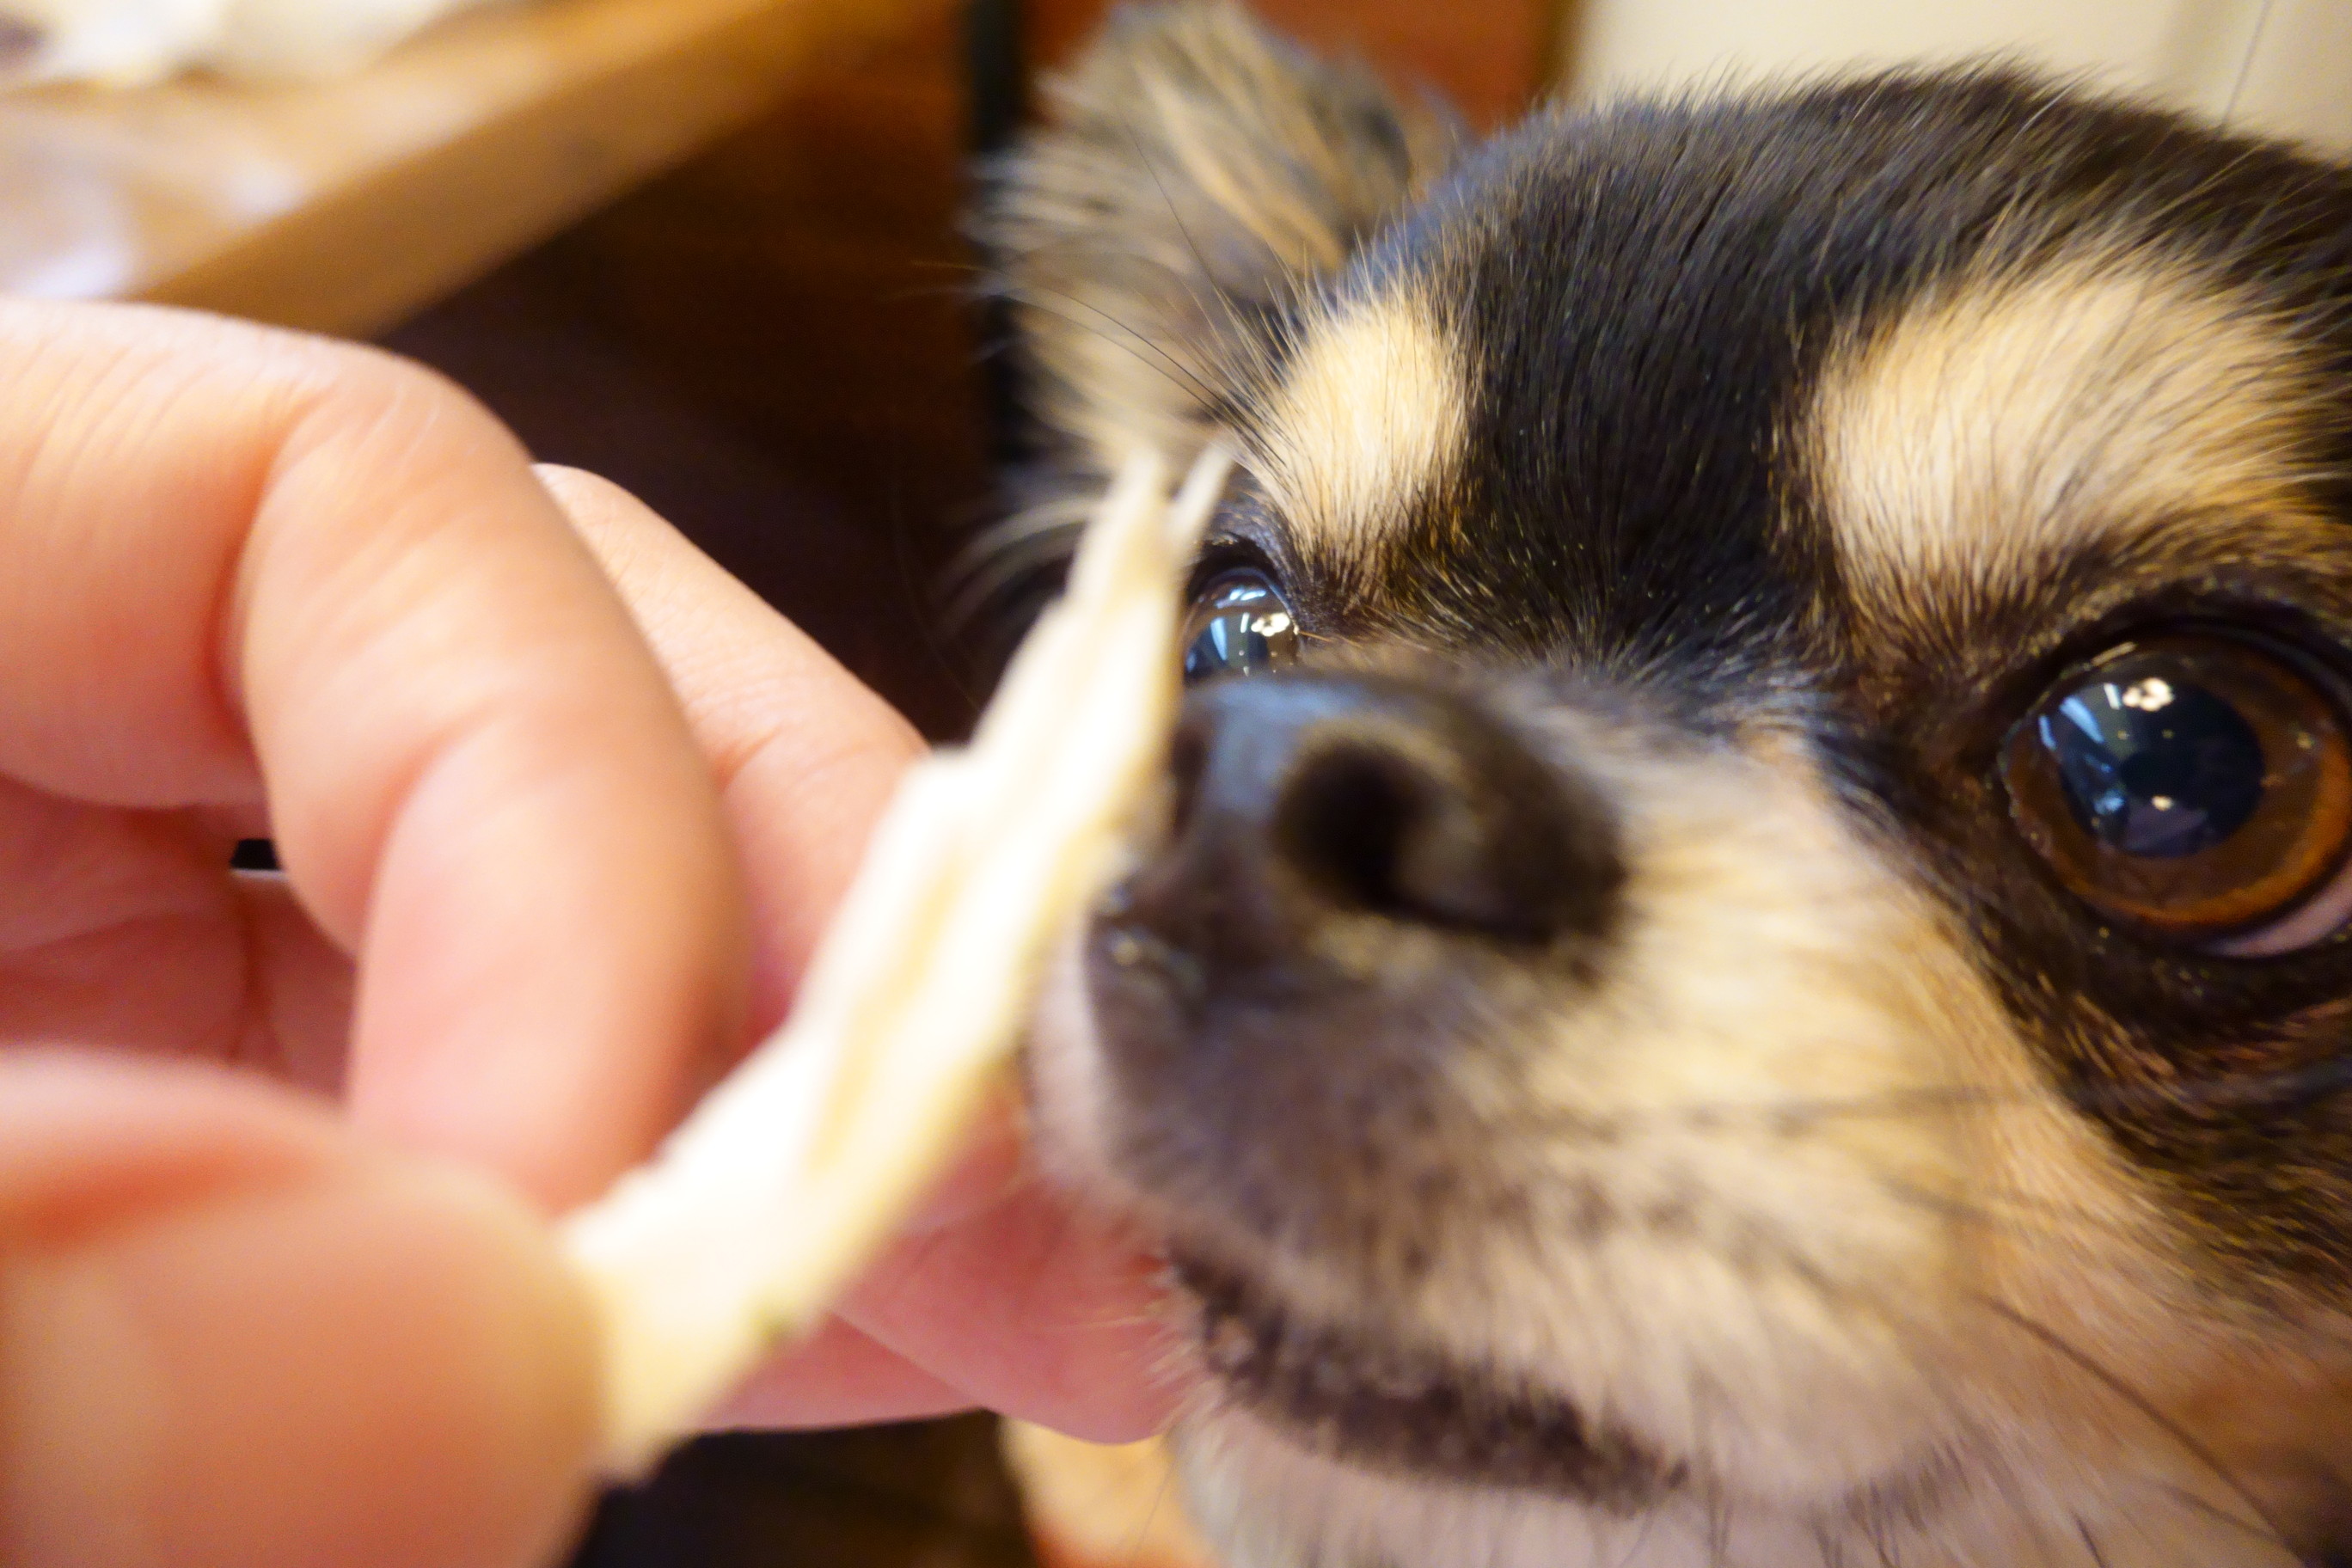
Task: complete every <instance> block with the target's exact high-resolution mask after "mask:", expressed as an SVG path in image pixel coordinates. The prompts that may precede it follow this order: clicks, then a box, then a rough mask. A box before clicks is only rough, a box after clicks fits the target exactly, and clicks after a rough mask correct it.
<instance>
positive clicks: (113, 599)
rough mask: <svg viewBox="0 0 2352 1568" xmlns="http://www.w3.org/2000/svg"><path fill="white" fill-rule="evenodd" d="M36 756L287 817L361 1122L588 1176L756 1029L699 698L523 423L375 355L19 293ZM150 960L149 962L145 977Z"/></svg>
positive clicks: (10, 567) (47, 783) (25, 619)
mask: <svg viewBox="0 0 2352 1568" xmlns="http://www.w3.org/2000/svg"><path fill="white" fill-rule="evenodd" d="M0 559H5V570H0V773H8V774H12V775H14V776H16V778H19V779H22V780H25V781H26V782H28V783H31V784H35V785H37V786H38V787H41V788H45V789H48V790H51V791H55V792H58V793H61V794H65V795H73V796H76V797H79V798H82V799H88V800H93V801H102V802H106V803H109V804H113V805H132V806H141V807H147V808H152V809H172V808H180V807H188V806H196V805H206V806H221V805H228V806H252V805H260V804H265V803H266V805H267V806H268V812H269V818H270V822H271V824H272V828H273V832H274V835H275V837H277V840H278V847H279V853H280V856H281V857H282V858H283V860H284V863H285V865H286V867H287V869H288V871H289V873H290V875H291V878H292V881H293V885H294V887H295V889H296V891H297V892H298V894H299V897H300V898H301V900H302V902H303V904H304V905H305V907H306V908H307V909H308V910H309V911H310V914H311V916H312V918H314V919H315V920H316V921H318V922H319V924H320V927H321V928H322V929H323V930H324V931H326V932H327V933H328V934H329V935H330V936H331V937H332V938H333V939H334V940H335V941H336V942H338V943H340V944H341V946H343V947H344V948H345V949H346V950H347V951H349V952H353V953H354V954H356V955H357V956H358V957H359V959H360V962H361V982H360V990H359V998H358V1003H357V1006H356V1010H355V1016H354V1020H353V1026H352V1027H353V1042H352V1068H351V1074H350V1085H351V1095H352V1101H353V1106H354V1109H355V1111H356V1113H357V1114H358V1115H359V1116H360V1117H361V1118H362V1119H363V1120H367V1121H373V1122H375V1123H376V1124H378V1125H379V1126H383V1127H386V1128H389V1129H391V1130H393V1131H395V1132H397V1133H399V1134H401V1135H403V1136H404V1137H406V1138H407V1139H409V1140H410V1141H412V1142H418V1143H422V1144H425V1145H429V1146H433V1147H436V1148H439V1149H442V1150H445V1151H448V1152H457V1153H459V1154H463V1155H466V1156H469V1157H472V1158H474V1159H476V1160H478V1161H482V1162H487V1163H490V1164H492V1165H494V1166H496V1167H498V1168H499V1169H501V1170H502V1171H504V1172H505V1173H507V1174H508V1175H509V1176H510V1177H512V1178H514V1179H516V1180H518V1181H520V1183H522V1184H524V1185H525V1186H526V1187H527V1188H528V1189H529V1190H530V1191H531V1192H532V1193H534V1194H536V1195H537V1196H539V1197H540V1198H541V1200H543V1201H545V1202H548V1203H550V1204H562V1203H566V1202H570V1201H572V1200H576V1199H579V1198H582V1197H584V1196H586V1195H588V1194H591V1193H592V1192H593V1191H595V1190H596V1189H597V1188H599V1187H601V1186H602V1185H603V1184H604V1182H606V1181H607V1180H608V1179H609V1178H610V1177H611V1176H612V1175H613V1174H614V1173H616V1172H617V1171H618V1170H620V1169H621V1168H623V1167H624V1166H625V1165H626V1164H627V1163H630V1162H632V1161H634V1160H635V1159H636V1158H637V1157H639V1156H640V1155H642V1154H643V1153H644V1152H645V1151H646V1149H647V1148H648V1147H649V1146H650V1144H651V1143H652V1142H653V1141H654V1140H655V1139H656V1137H658V1135H659V1134H660V1132H661V1131H663V1130H664V1129H665V1128H666V1127H667V1125H668V1123H669V1122H670V1121H673V1120H675V1118H676V1116H677V1113H678V1112H679V1111H680V1110H682V1109H683V1108H684V1105H685V1103H686V1102H687V1100H689V1099H690V1098H691V1096H692V1094H693V1092H694V1091H695V1090H696V1089H698V1088H699V1087H700V1086H701V1084H702V1083H703V1081H705V1079H706V1077H707V1074H708V1064H709V1063H710V1062H712V1061H716V1060H718V1059H720V1058H722V1057H723V1055H724V1054H725V1050H726V1048H727V1047H728V1046H729V1045H730V1044H731V1042H732V1037H733V1036H734V1035H735V1033H736V1032H737V1030H738V1028H739V1015H740V989H741V975H742V971H743V967H744V957H743V950H744V942H743V938H742V935H741V931H740V921H741V913H740V901H741V900H740V890H739V887H738V874H737V871H736V868H735V866H734V863H733V860H732V858H731V852H730V848H729V845H728V840H727V837H726V834H725V831H724V828H723V826H722V823H721V819H720V816H719V808H718V804H717V801H716V799H715V796H714V794H713V791H712V788H711V785H710V784H709V777H708V773H707V770H706V769H705V767H704V765H703V763H702V762H701V761H700V758H699V756H698V752H697V751H696V748H695V747H694V745H693V743H692V742H691V740H690V739H689V737H688V733H687V731H686V728H685V725H684V722H683V721H682V719H681V718H680V716H679V714H678V712H677V707H676V704H675V702H674V700H672V699H671V697H670V696H669V693H668V691H667V687H666V685H665V684H664V682H663V681H662V679H661V678H660V676H659V675H658V673H657V672H656V668H655V667H654V665H653V662H652V660H651V658H650V657H649V656H648V655H647V653H646V649H645V647H644V646H643V644H642V642H641V640H640V639H639V638H638V637H637V635H636V633H635V630H634V629H633V627H632V626H631V624H630V621H629V618H628V616H627V614H626V613H625V611H624V610H623V608H622V607H621V605H619V603H618V602H617V600H616V599H615V598H614V595H613V593H612V591H611V590H610V589H609V588H608V587H607V586H606V584H605V583H604V579H603V577H602V574H600V573H599V572H598V571H597V570H596V568H595V566H594V564H593V562H592V561H591V560H590V559H589V557H588V555H587V553H586V552H585V551H584V550H583V548H582V547H581V546H580V544H579V543H578V542H577V540H576V539H575V538H574V536H573V535H572V531H571V530H570V529H569V528H568V527H567V526H566V525H565V523H564V522H563V521H562V517H561V516H560V514H559V513H558V512H557V510H556V509H555V507H554V505H553V504H552V502H551V500H549V498H548V497H547V495H546V493H545V492H544V490H542V489H541V487H540V486H539V484H538V483H537V481H536V480H535V479H533V478H532V476H531V473H530V467H529V462H528V459H527V457H526V455H525V454H524V453H523V451H522V450H521V448H520V447H519V446H518V445H517V444H516V442H515V441H514V440H513V438H512V437H510V436H509V435H508V434H507V433H506V432H505V431H504V430H503V429H502V428H501V427H500V426H499V425H498V423H497V422H496V421H495V420H493V419H492V418H491V417H490V416H488V414H487V413H485V412H484V411H482V410H481V409H480V408H479V407H478V405H475V404H474V403H472V402H471V401H470V400H469V399H467V397H465V396H464V395H462V394H461V393H458V392H457V390H456V389H455V388H453V387H451V386H449V385H448V384H446V383H444V382H442V381H440V380H439V379H437V378H436V377H434V376H432V375H430V374H428V373H426V372H424V371H422V370H419V369H417V368H415V367H414V366H410V365H407V364H405V363H402V362H399V361H397V360H394V359H392V358H390V357H388V356H384V355H381V354H377V353H372V352H369V351H365V350H361V349H356V348H351V347H347V346H342V345H336V344H331V343H327V342H320V341H317V340H311V339H306V338H299V337H295V336H292V335H289V334H284V333H278V332H271V331H263V330H261V329H257V328H250V327H245V326H239V325H236V324H232V323H228V322H223V321H212V320H208V319H205V318H201V317H194V316H189V315H184V314H180V313H176V312H170V311H162V310H134V309H125V308H107V309H92V308H87V307H59V306H47V305H38V304H31V303H23V302H0ZM128 983H132V984H135V977H129V978H128Z"/></svg>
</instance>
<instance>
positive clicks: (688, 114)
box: [0, 0, 912, 334]
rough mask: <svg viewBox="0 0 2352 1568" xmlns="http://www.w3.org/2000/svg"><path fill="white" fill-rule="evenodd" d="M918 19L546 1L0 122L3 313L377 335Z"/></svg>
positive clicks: (2, 116) (901, 9) (74, 100)
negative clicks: (203, 318) (30, 300)
mask: <svg viewBox="0 0 2352 1568" xmlns="http://www.w3.org/2000/svg"><path fill="white" fill-rule="evenodd" d="M910 9H912V6H911V5H910V4H909V3H908V0H541V3H540V4H535V5H515V6H503V7H497V8H493V9H490V10H487V11H480V12H475V13H472V14H469V15H467V16H461V17H459V18H457V19H456V20H454V21H451V22H449V23H447V24H446V25H444V26H440V27H437V28H436V29H434V30H433V31H431V32H429V33H427V34H426V35H425V36H424V37H420V38H418V39H416V40H415V41H413V42H412V43H410V44H409V45H408V46H407V47H404V48H402V49H400V50H398V51H397V52H395V53H394V54H393V55H392V56H390V57H389V58H386V59H384V60H383V61H382V62H380V63H379V64H378V65H376V66H375V67H374V68H372V69H370V70H368V71H367V72H365V73H363V74H362V75H360V76H357V77H352V78H347V79H341V80H337V81H331V82H326V83H320V84H317V85H304V86H293V87H276V88H266V89H239V88H234V87H229V86H226V85H224V84H222V83H219V82H215V81H208V80H204V79H188V80H182V81H176V82H172V83H168V84H165V85H163V86H161V87H155V88H150V89H142V90H139V91H135V92H127V93H112V92H103V91H97V90H91V89H47V90H43V91H40V92H36V93H27V94H22V95H18V96H16V97H13V98H8V99H0V291H5V292H12V293H22V294H33V295H41V296H47V297H52V298H72V299H94V298H106V299H143V300H163V301H167V302H171V303H174V304H183V305H194V306H200V307H203V308H205V309H209V310H224V311H227V312H231V313H234V314H237V315H245V316H252V317H257V318H259V319H261V320H265V321H278V322H282V323H286V324H289V325H294V326H301V327H309V328H314V329H318V330H320V331H332V332H341V333H350V334H366V333H369V332H372V331H375V330H377V329H379V328H381V327H383V326H385V325H387V324H389V323H391V322H393V321H396V320H399V319H400V318H402V317H404V316H406V315H408V314H409V313H411V312H412V311H414V310H416V309H418V308H419V307H421V306H423V305H425V304H426V303H428V302H430V301H432V300H436V299H438V298H440V297H441V296H443V295H445V294H446V293H447V292H448V291H449V290H450V289H453V288H455V287H457V285H459V284H461V283H464V282H466V281H467V280H469V279H472V278H475V277H477V276H478V275H479V274H481V273H483V272H485V271H487V270H488V268H491V267H493V266H495V265H496V264H497V263H499V262H500V261H502V260H504V259H506V258H509V257H510V256H513V255H515V254H517V253H519V252H520V251H522V250H524V249H526V248H528V247H530V246H531V245H534V244H536V243H537V242H539V241H540V240H542V239H544V238H546V237H549V236H550V235H551V234H553V233H555V232H556V231H557V230H559V229H561V228H562V227H564V226H566V225H568V224H570V223H571V222H572V221H573V220H575V219H577V218H579V217H581V216H583V215H584V214H586V213H588V212H590V211H592V210H593V209H594V208H596V207H598V206H600V205H603V204H604V203H605V202H607V201H609V200H610V199H611V198H612V197H613V196H614V195H617V194H618V193H620V192H621V191H623V190H625V189H626V188H628V187H630V186H632V185H635V184H638V183H639V182H641V181H642V180H644V179H645V178H646V177H647V176H648V175H650V174H655V173H656V172H658V171H660V170H662V169H664V168H667V167H668V166H670V165H673V164H676V163H680V162H682V161H684V160H685V159H686V158H688V156H689V155H691V154H692V153H696V152H698V151H699V150H700V149H702V148H703V147H705V146H707V145H709V144H710V143H711V142H714V141H716V140H718V139H719V137H721V136H722V135H724V134H726V133H727V132H731V131H733V130H735V129H737V128H738V127H740V126H741V125H744V124H747V123H749V122H751V121H753V120H754V119H756V118H757V117H758V116H759V115H760V113H761V111H762V110H766V109H768V108H769V107H771V106H772V105H773V104H774V103H776V102H777V101H778V100H781V99H782V97H784V96H785V94H786V93H787V91H788V90H789V89H790V88H791V87H792V86H793V84H794V83H795V82H796V81H798V80H800V79H803V78H805V77H807V76H809V75H811V74H812V73H815V72H821V71H822V70H824V68H827V67H828V66H829V65H830V64H831V63H832V62H833V61H834V60H835V58H838V57H839V56H841V55H842V54H843V53H845V52H855V50H856V48H857V47H861V46H863V45H865V44H867V43H869V42H871V41H872V40H873V39H875V38H877V37H881V36H883V35H886V34H887V33H888V32H889V31H890V30H891V29H892V28H894V27H897V26H902V25H903V23H904V20H905V17H906V15H907V14H908V11H909V10H910Z"/></svg>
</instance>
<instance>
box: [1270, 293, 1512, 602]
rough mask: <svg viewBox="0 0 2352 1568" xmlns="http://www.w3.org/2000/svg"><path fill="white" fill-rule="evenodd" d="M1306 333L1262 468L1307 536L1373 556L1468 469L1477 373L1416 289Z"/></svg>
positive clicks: (1296, 529)
mask: <svg viewBox="0 0 2352 1568" xmlns="http://www.w3.org/2000/svg"><path fill="white" fill-rule="evenodd" d="M1304 337H1305V342H1303V343H1302V344H1301V346H1300V347H1299V350H1298V352H1297V354H1296V355H1294V356H1293V358H1292V360H1291V362H1290V363H1289V364H1288V366H1287V367H1286V370H1285V373H1284V374H1283V378H1282V383H1281V386H1280V388H1279V389H1278V390H1277V391H1276V393H1275V394H1274V395H1273V397H1272V398H1271V399H1270V400H1269V406H1268V412H1267V415H1266V417H1265V423H1264V425H1263V426H1262V427H1261V428H1260V430H1259V431H1258V432H1257V435H1256V439H1255V443H1254V444H1255V446H1256V447H1258V448H1259V450H1260V452H1261V454H1262V455H1261V457H1260V458H1259V463H1258V467H1259V470H1260V473H1261V476H1262V478H1263V481H1264V483H1265V487H1266V489H1267V492H1268V494H1269V496H1270V497H1271V498H1272V499H1273V500H1274V501H1275V502H1276V504H1277V505H1278V506H1279V507H1280V508H1281V510H1282V513H1283V517H1284V521H1285V522H1286V524H1287V526H1288V527H1289V528H1290V530H1291V531H1292V532H1293V534H1294V535H1295V536H1296V537H1297V538H1299V539H1300V540H1302V541H1304V542H1307V543H1308V544H1309V545H1310V546H1313V547H1318V548H1320V549H1323V550H1327V551H1339V552H1347V553H1349V554H1351V555H1353V556H1356V557H1358V558H1363V557H1366V556H1369V555H1370V554H1371V553H1372V552H1374V550H1375V549H1376V547H1377V546H1378V544H1379V543H1380V542H1381V538H1382V537H1383V536H1384V535H1385V534H1387V533H1388V532H1389V531H1392V530H1393V529H1395V528H1397V527H1398V526H1400V525H1402V523H1403V522H1404V521H1405V520H1406V519H1407V518H1408V517H1410V516H1411V515H1412V509H1413V508H1414V507H1415V506H1416V505H1417V504H1419V503H1420V502H1421V501H1422V500H1424V499H1425V498H1426V496H1427V495H1428V494H1429V492H1431V491H1432V490H1433V489H1438V488H1439V487H1441V486H1443V485H1444V484H1445V483H1446V481H1447V480H1448V479H1450V478H1451V477H1452V476H1453V475H1454V474H1455V473H1456V472H1458V471H1459V469H1460V467H1461V463H1462V456H1463V454H1462V447H1463V442H1464V440H1465V432H1466V427H1467V424H1468V420H1467V418H1466V417H1465V412H1464V405H1465V399H1466V398H1467V396H1468V395H1469V394H1468V390H1467V387H1466V384H1465V383H1466V378H1465V376H1464V374H1463V373H1462V367H1461V363H1460V360H1459V357H1458V355H1457V354H1456V353H1455V351H1454V345H1453V344H1452V343H1451V342H1449V341H1448V339H1447V337H1446V334H1445V332H1444V329H1443V328H1442V327H1441V326H1440V325H1439V324H1438V322H1437V321H1436V315H1435V312H1434V311H1433V310H1430V309H1429V308H1428V307H1427V306H1426V305H1424V304H1423V302H1421V301H1420V300H1415V299H1413V298H1412V297H1411V296H1409V295H1397V294H1389V295H1383V296H1381V297H1380V298H1377V299H1373V300H1363V301H1359V302H1356V303H1354V304H1353V305H1352V306H1350V307H1345V308H1343V309H1342V310H1340V311H1339V312H1338V313H1336V314H1332V315H1328V316H1323V317H1319V318H1318V319H1317V320H1316V321H1315V322H1314V324H1313V325H1312V326H1310V327H1308V328H1307V330H1306V332H1305V334H1304Z"/></svg>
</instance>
